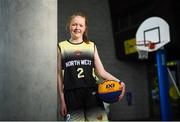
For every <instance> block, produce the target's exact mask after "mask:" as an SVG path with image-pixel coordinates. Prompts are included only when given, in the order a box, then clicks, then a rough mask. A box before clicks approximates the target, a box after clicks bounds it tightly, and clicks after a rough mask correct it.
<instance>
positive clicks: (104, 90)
mask: <svg viewBox="0 0 180 122" xmlns="http://www.w3.org/2000/svg"><path fill="white" fill-rule="evenodd" d="M120 87H121V83H120V82H117V81H114V80H105V81H103V82H101V83H100V84H99V85H98V93H99V97H100V98H101V99H102V101H103V102H106V103H114V102H117V101H118V98H119V95H120V94H121V92H122V89H121V88H120Z"/></svg>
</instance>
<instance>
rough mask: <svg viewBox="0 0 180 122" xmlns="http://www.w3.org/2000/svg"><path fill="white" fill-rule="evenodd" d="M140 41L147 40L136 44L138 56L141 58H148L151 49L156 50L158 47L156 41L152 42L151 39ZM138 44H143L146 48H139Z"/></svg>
mask: <svg viewBox="0 0 180 122" xmlns="http://www.w3.org/2000/svg"><path fill="white" fill-rule="evenodd" d="M139 42H143V43H144V42H146V43H144V44H142V43H140V44H136V49H137V52H138V58H139V59H142V60H143V59H148V53H149V52H150V51H151V50H154V49H155V48H156V43H154V42H151V41H139ZM138 46H143V47H144V50H143V49H142V48H137V47H138Z"/></svg>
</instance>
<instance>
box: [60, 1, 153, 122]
mask: <svg viewBox="0 0 180 122" xmlns="http://www.w3.org/2000/svg"><path fill="white" fill-rule="evenodd" d="M58 10H59V12H58V15H59V16H58V29H59V33H58V37H59V41H61V40H64V39H69V35H68V31H66V30H65V25H66V22H67V19H68V17H69V16H70V15H71V14H72V13H73V12H75V11H84V12H85V13H86V14H87V15H88V18H89V26H88V27H89V38H90V39H91V40H93V41H94V42H95V43H96V45H97V47H98V50H99V55H100V57H101V60H102V62H103V64H104V67H105V68H106V70H107V71H109V72H110V73H111V74H113V75H115V76H116V77H118V78H119V79H121V80H123V81H124V82H125V83H126V87H127V88H126V91H127V92H131V93H132V105H131V106H128V105H127V101H126V97H124V99H123V101H121V102H118V103H115V104H111V105H110V119H111V120H135V119H144V118H145V119H146V118H148V117H149V100H148V98H149V96H148V86H147V72H146V66H145V64H141V63H136V62H131V63H130V62H124V61H120V60H117V59H116V56H115V49H114V48H115V46H114V41H113V32H112V25H111V19H110V10H109V4H108V0H78V1H74V0H59V3H58Z"/></svg>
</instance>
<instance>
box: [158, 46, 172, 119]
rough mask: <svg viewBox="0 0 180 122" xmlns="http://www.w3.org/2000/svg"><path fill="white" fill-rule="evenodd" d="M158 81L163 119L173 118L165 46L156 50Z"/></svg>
mask: <svg viewBox="0 0 180 122" xmlns="http://www.w3.org/2000/svg"><path fill="white" fill-rule="evenodd" d="M156 61H157V71H158V82H159V96H160V107H161V119H162V120H171V113H170V102H169V94H168V93H169V82H168V73H167V68H166V58H165V50H164V48H163V47H162V48H160V49H159V50H157V51H156Z"/></svg>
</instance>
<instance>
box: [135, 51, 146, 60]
mask: <svg viewBox="0 0 180 122" xmlns="http://www.w3.org/2000/svg"><path fill="white" fill-rule="evenodd" d="M137 52H138V58H139V59H142V60H143V59H148V51H145V50H138V49H137Z"/></svg>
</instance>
